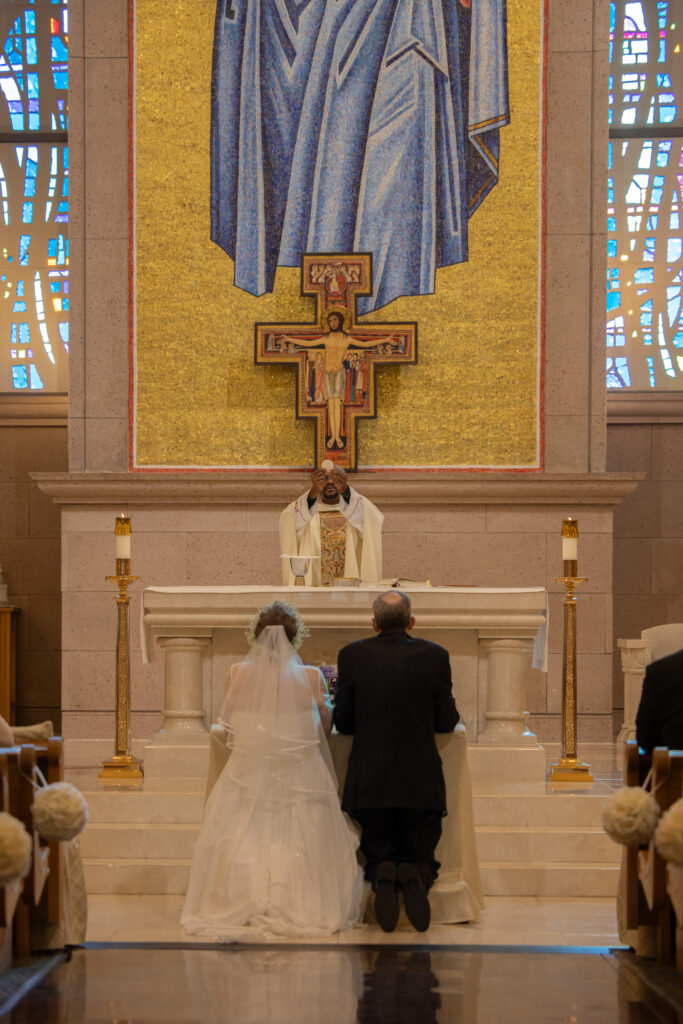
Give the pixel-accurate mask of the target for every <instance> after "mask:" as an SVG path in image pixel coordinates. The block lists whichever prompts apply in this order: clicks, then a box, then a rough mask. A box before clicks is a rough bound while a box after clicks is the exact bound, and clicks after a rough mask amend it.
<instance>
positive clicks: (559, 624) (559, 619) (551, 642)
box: [548, 590, 612, 654]
mask: <svg viewBox="0 0 683 1024" xmlns="http://www.w3.org/2000/svg"><path fill="white" fill-rule="evenodd" d="M608 602H609V598H608V596H607V595H606V594H582V593H581V591H580V590H579V593H578V595H577V599H576V634H577V639H578V643H579V649H580V650H581V651H584V652H585V653H590V654H604V653H605V651H611V649H612V645H611V644H610V645H609V647H606V646H605V608H606V605H607V604H608ZM563 634H564V599H563V597H562V595H560V594H558V595H557V598H556V599H555V595H553V600H552V601H551V604H550V627H549V630H548V650H549V651H553V652H558V651H561V650H562V648H563Z"/></svg>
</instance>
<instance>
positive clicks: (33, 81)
mask: <svg viewBox="0 0 683 1024" xmlns="http://www.w3.org/2000/svg"><path fill="white" fill-rule="evenodd" d="M26 91H27V92H28V95H29V99H37V98H38V97H39V96H40V85H39V81H38V75H36V74H33V73H31V74H28V75H27V76H26Z"/></svg>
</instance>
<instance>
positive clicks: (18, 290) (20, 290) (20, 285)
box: [17, 281, 24, 295]
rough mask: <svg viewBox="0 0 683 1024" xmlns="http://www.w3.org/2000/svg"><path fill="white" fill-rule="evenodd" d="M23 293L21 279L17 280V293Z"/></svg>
mask: <svg viewBox="0 0 683 1024" xmlns="http://www.w3.org/2000/svg"><path fill="white" fill-rule="evenodd" d="M23 294H24V282H23V281H17V295H23Z"/></svg>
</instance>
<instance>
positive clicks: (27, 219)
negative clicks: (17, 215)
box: [21, 203, 33, 224]
mask: <svg viewBox="0 0 683 1024" xmlns="http://www.w3.org/2000/svg"><path fill="white" fill-rule="evenodd" d="M32 220H33V203H24V205H23V206H22V209H21V222H22V224H30V223H31V221H32Z"/></svg>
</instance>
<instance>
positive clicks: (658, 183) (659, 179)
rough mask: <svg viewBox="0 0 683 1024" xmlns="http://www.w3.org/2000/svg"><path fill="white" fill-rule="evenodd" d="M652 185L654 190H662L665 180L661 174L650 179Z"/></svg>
mask: <svg viewBox="0 0 683 1024" xmlns="http://www.w3.org/2000/svg"><path fill="white" fill-rule="evenodd" d="M652 184H653V185H654V186H655V188H663V187H664V185H665V184H666V178H665V177H664V175H663V174H655V176H654V178H653V179H652Z"/></svg>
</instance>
